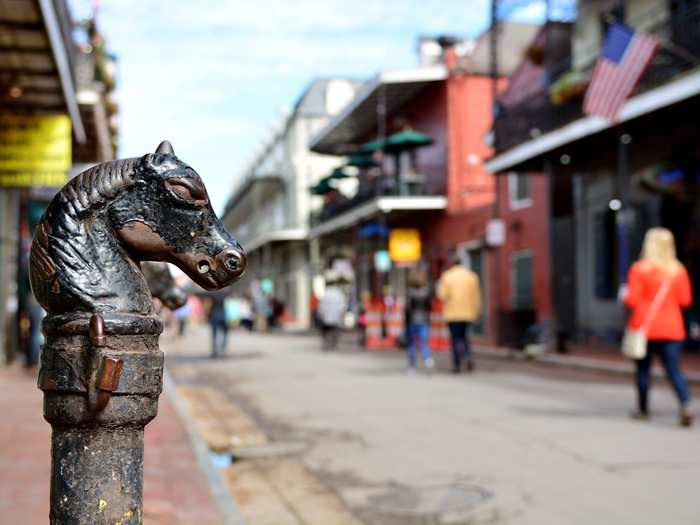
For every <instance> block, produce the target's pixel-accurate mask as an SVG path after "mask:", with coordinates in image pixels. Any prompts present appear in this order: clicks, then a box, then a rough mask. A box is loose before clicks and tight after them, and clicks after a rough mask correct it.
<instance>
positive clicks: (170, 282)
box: [141, 261, 187, 310]
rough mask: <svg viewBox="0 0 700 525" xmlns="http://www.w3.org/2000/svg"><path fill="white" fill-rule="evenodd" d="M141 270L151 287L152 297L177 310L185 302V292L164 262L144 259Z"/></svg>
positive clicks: (170, 308)
mask: <svg viewBox="0 0 700 525" xmlns="http://www.w3.org/2000/svg"><path fill="white" fill-rule="evenodd" d="M141 272H143V276H144V277H145V278H146V282H147V283H148V287H149V288H150V289H151V295H152V296H153V299H158V300H159V301H160V302H161V303H162V305H163V306H165V307H166V308H168V309H169V310H177V309H178V308H180V307H181V306H184V305H185V303H187V292H186V291H185V290H184V289H183V288H181V287H180V286H178V284H177V283H176V282H175V279H174V278H173V275H172V274H171V273H170V268H168V265H167V264H166V263H164V262H155V261H145V262H142V263H141Z"/></svg>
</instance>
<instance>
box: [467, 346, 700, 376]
mask: <svg viewBox="0 0 700 525" xmlns="http://www.w3.org/2000/svg"><path fill="white" fill-rule="evenodd" d="M474 353H476V355H481V356H485V357H496V358H500V359H511V360H512V359H527V360H529V361H531V362H532V363H535V364H540V365H545V366H551V367H560V368H561V367H563V368H571V369H576V370H586V371H590V372H603V373H608V374H614V375H618V376H625V377H632V376H633V374H634V371H635V367H634V363H633V362H632V361H630V360H629V359H626V358H625V357H624V356H623V355H622V353H620V352H619V351H615V350H613V349H606V350H596V349H590V348H587V349H583V350H577V351H574V352H571V353H566V354H557V353H551V352H548V353H544V354H539V355H536V356H532V357H528V356H525V355H524V354H523V353H521V352H518V351H515V350H513V349H510V348H505V347H494V346H485V345H478V346H476V347H475V349H474ZM681 369H682V370H683V374H684V375H685V377H686V379H687V380H688V382H689V383H690V384H692V385H700V355H697V354H687V353H686V354H685V355H683V362H682V365H681ZM653 375H654V377H665V372H664V369H663V368H662V366H661V364H660V361H659V359H658V358H657V359H656V360H655V361H654V367H653Z"/></svg>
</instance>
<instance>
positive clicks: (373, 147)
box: [357, 138, 384, 153]
mask: <svg viewBox="0 0 700 525" xmlns="http://www.w3.org/2000/svg"><path fill="white" fill-rule="evenodd" d="M383 146H384V140H383V139H380V138H376V139H374V140H370V141H369V142H367V143H365V144H363V145H362V146H360V147H359V148H357V153H374V152H375V151H379V150H380V149H382V147H383Z"/></svg>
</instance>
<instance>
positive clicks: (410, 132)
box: [384, 129, 433, 151]
mask: <svg viewBox="0 0 700 525" xmlns="http://www.w3.org/2000/svg"><path fill="white" fill-rule="evenodd" d="M432 143H433V139H431V138H430V137H429V136H428V135H424V134H423V133H421V132H419V131H416V130H414V129H404V130H403V131H399V132H397V133H394V134H393V135H391V136H390V137H389V138H387V139H386V144H385V146H384V149H385V150H387V151H404V150H410V149H415V148H420V147H421V146H428V145H430V144H432Z"/></svg>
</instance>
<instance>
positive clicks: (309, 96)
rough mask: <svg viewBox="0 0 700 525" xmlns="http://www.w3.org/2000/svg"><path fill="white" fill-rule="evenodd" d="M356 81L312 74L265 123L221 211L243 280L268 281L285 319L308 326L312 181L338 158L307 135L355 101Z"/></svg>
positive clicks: (314, 199)
mask: <svg viewBox="0 0 700 525" xmlns="http://www.w3.org/2000/svg"><path fill="white" fill-rule="evenodd" d="M358 86H359V84H358V83H357V82H354V81H350V80H342V79H319V80H315V81H313V82H312V83H311V84H310V85H309V87H308V88H307V89H306V90H305V91H304V93H303V94H302V95H301V97H300V98H299V100H298V101H297V103H296V105H295V106H294V109H293V110H292V111H291V112H289V113H287V114H285V115H283V116H282V118H281V121H280V122H279V123H278V124H276V125H275V126H273V127H272V128H271V130H270V136H269V137H268V138H267V140H266V141H265V142H264V146H263V147H262V148H261V149H260V151H259V152H257V153H256V154H255V156H254V157H253V160H252V161H251V162H250V164H249V165H248V166H247V167H246V168H245V170H244V171H243V174H242V176H241V178H240V179H239V181H238V185H237V187H236V189H235V190H234V192H233V194H232V195H231V197H230V199H229V201H228V203H227V205H226V209H225V210H224V214H223V223H224V225H225V226H226V228H227V229H228V230H229V231H231V232H233V233H234V235H235V236H236V238H237V239H238V240H239V241H240V243H241V244H242V245H243V247H244V248H245V249H246V251H247V253H248V257H249V266H248V268H249V269H248V272H247V273H246V277H245V283H244V285H243V288H245V287H246V285H248V286H251V285H254V284H255V283H256V282H257V283H260V282H262V281H264V280H268V284H269V283H272V285H273V286H272V295H274V297H276V298H277V299H278V300H280V301H282V302H283V303H284V304H285V307H286V312H287V313H288V315H289V316H290V317H291V320H290V321H289V322H290V323H291V324H294V325H296V326H298V327H301V328H305V327H308V326H309V325H310V314H309V304H310V294H311V277H312V275H313V273H314V269H313V268H311V264H310V258H309V244H308V229H309V228H308V221H309V213H310V212H311V211H313V209H314V207H318V206H319V205H320V202H317V199H319V198H318V197H314V196H312V195H311V194H310V192H309V188H310V187H311V186H312V185H314V184H316V183H317V182H318V181H319V180H320V179H321V178H322V177H324V176H326V175H328V174H329V173H330V172H331V171H332V170H333V168H335V167H337V166H338V165H339V163H340V162H341V161H342V159H340V158H338V157H335V156H330V155H320V154H317V153H312V152H311V151H309V149H308V143H309V140H310V139H311V137H312V136H313V135H314V134H315V133H316V132H317V131H318V130H319V129H320V128H322V127H323V126H324V125H325V124H326V123H327V121H328V119H329V118H330V117H332V116H333V115H336V114H337V113H338V112H340V110H341V109H343V107H344V106H345V105H346V104H347V103H348V102H349V101H350V100H352V98H353V96H354V94H355V91H356V89H357V87H358Z"/></svg>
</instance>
